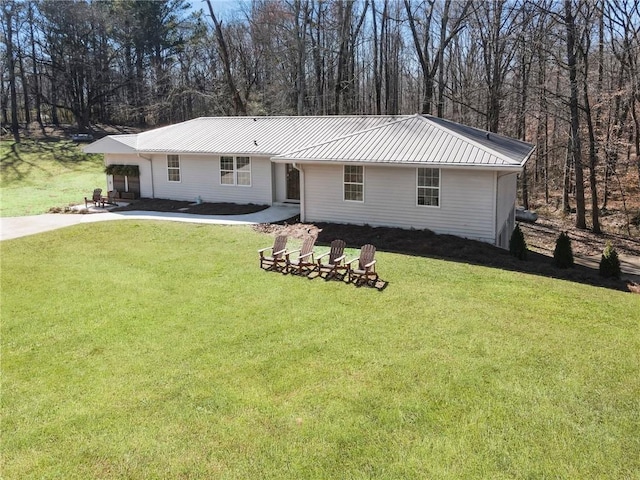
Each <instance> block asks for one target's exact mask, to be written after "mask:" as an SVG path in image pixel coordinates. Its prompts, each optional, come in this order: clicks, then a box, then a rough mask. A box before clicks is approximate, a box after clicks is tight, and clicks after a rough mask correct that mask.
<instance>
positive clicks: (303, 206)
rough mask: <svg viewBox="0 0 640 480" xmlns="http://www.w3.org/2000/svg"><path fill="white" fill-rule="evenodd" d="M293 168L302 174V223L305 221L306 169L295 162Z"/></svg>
mask: <svg viewBox="0 0 640 480" xmlns="http://www.w3.org/2000/svg"><path fill="white" fill-rule="evenodd" d="M293 168H295V169H296V170H298V171H299V172H300V222H304V221H305V202H304V183H305V182H304V169H303V168H302V165H300V164H299V163H296V162H294V163H293Z"/></svg>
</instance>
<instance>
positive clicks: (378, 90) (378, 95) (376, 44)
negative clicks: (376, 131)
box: [371, 0, 382, 115]
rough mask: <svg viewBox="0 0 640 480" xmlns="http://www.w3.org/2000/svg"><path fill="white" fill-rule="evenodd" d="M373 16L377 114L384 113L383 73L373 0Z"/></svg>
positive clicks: (376, 14) (372, 0)
mask: <svg viewBox="0 0 640 480" xmlns="http://www.w3.org/2000/svg"><path fill="white" fill-rule="evenodd" d="M371 18H372V20H373V96H374V105H375V114H376V115H382V74H381V73H380V67H379V64H380V62H379V58H378V56H379V50H380V43H379V37H378V21H377V19H378V13H377V11H376V2H375V0H371Z"/></svg>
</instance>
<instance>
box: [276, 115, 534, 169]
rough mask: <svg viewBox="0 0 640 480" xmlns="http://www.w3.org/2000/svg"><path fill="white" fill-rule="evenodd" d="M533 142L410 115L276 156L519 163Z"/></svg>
mask: <svg viewBox="0 0 640 480" xmlns="http://www.w3.org/2000/svg"><path fill="white" fill-rule="evenodd" d="M533 148H534V147H533V145H530V144H528V143H525V142H521V141H518V140H513V139H510V138H507V137H503V136H501V135H497V134H494V133H487V132H484V131H482V130H478V129H475V128H471V127H466V126H464V125H459V124H456V123H454V122H449V121H446V120H443V119H441V118H435V117H430V116H422V115H413V116H410V117H405V118H402V119H399V120H396V121H395V122H392V123H388V124H385V125H381V126H376V127H373V128H370V129H367V130H363V131H360V132H356V133H353V134H351V135H345V136H343V137H341V138H338V139H334V140H329V141H327V142H323V143H320V144H316V145H313V146H310V147H306V148H302V149H299V150H296V151H293V152H288V153H285V154H282V155H279V156H277V157H276V160H278V159H279V160H288V161H297V162H304V161H322V162H329V161H331V162H341V163H349V162H358V163H396V164H434V165H456V166H471V165H473V166H486V167H517V168H520V167H522V166H523V165H524V163H525V162H526V160H527V159H528V157H529V155H530V154H531V152H532V151H533Z"/></svg>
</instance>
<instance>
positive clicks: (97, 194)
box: [84, 188, 107, 208]
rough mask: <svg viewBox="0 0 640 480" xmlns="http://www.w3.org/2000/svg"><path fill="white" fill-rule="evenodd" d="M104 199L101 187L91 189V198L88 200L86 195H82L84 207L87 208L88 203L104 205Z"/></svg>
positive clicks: (98, 205)
mask: <svg viewBox="0 0 640 480" xmlns="http://www.w3.org/2000/svg"><path fill="white" fill-rule="evenodd" d="M106 202H107V201H106V199H105V198H103V197H102V189H101V188H96V189H95V190H94V191H93V196H92V198H91V200H89V199H88V198H87V197H84V207H85V208H88V207H89V203H93V205H94V206H96V207H104V204H105V203H106Z"/></svg>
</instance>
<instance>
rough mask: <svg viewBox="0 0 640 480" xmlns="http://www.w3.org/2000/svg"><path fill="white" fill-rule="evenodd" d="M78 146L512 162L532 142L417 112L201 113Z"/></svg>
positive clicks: (292, 157)
mask: <svg viewBox="0 0 640 480" xmlns="http://www.w3.org/2000/svg"><path fill="white" fill-rule="evenodd" d="M85 151H86V152H87V153H123V152H124V151H132V152H137V153H154V152H167V153H202V154H247V155H265V156H270V157H274V160H275V161H278V160H281V161H285V160H287V161H322V162H326V161H336V162H379V163H398V164H399V163H402V164H414V163H416V164H417V163H420V164H422V163H430V164H440V165H459V166H469V165H474V166H476V165H482V166H494V167H508V168H513V167H516V168H519V167H521V166H522V165H524V163H525V162H526V160H527V158H528V156H529V155H530V154H531V152H532V151H533V146H532V145H530V144H528V143H524V142H520V141H518V140H513V139H509V138H506V137H502V136H500V135H497V134H493V133H491V134H487V133H486V132H483V131H482V130H478V129H475V128H471V127H466V126H464V125H459V124H457V123H454V122H449V121H447V120H443V119H440V118H435V117H430V116H423V115H404V116H323V117H202V118H196V119H194V120H190V121H187V122H182V123H178V124H175V125H170V126H167V127H162V128H157V129H154V130H149V131H147V132H144V133H140V134H137V135H113V136H109V137H106V138H104V139H101V140H99V141H97V142H94V143H92V144H90V145H88V146H87V147H85Z"/></svg>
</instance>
